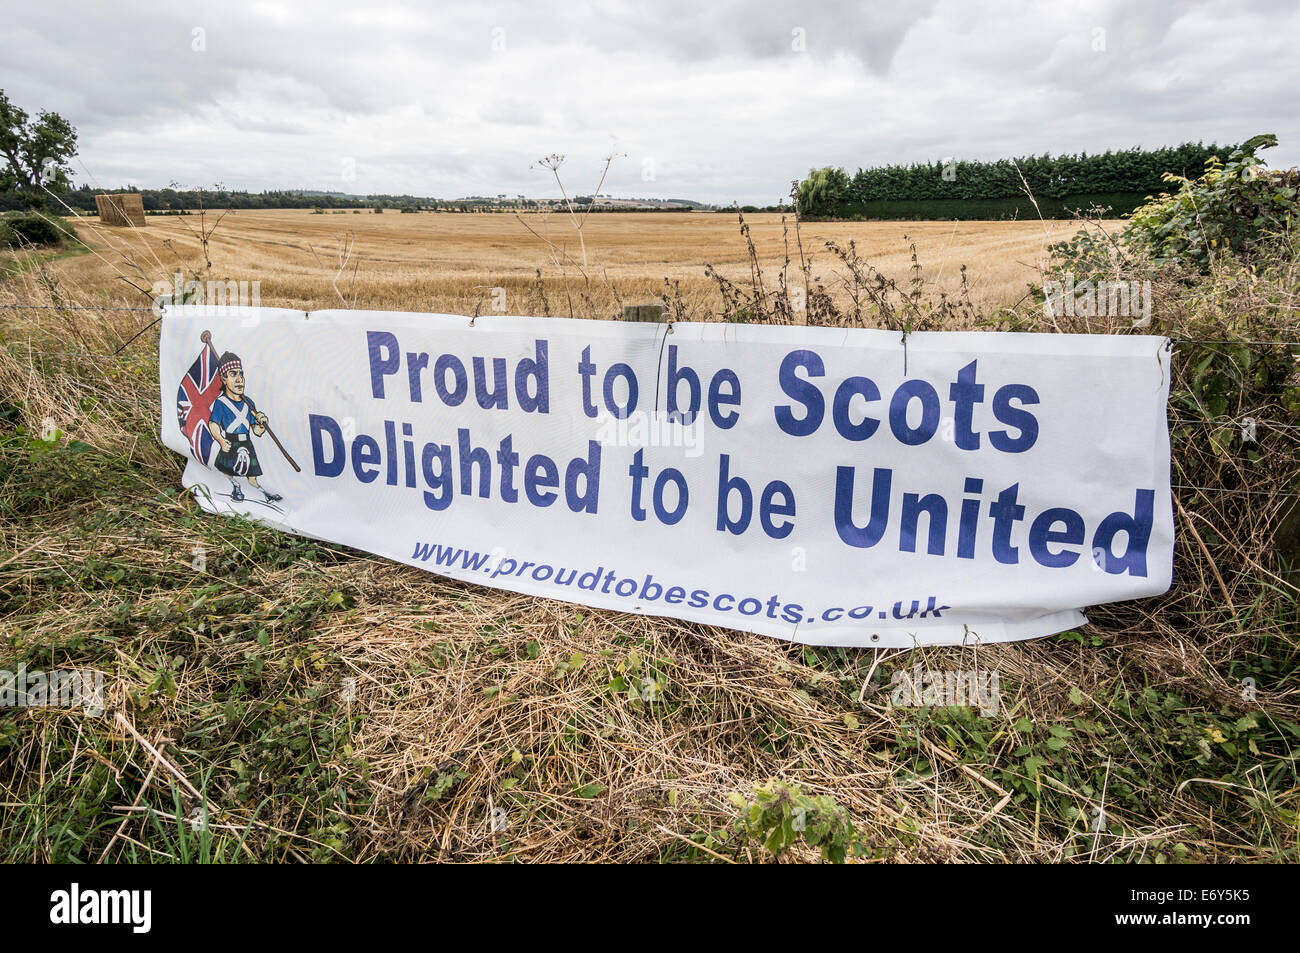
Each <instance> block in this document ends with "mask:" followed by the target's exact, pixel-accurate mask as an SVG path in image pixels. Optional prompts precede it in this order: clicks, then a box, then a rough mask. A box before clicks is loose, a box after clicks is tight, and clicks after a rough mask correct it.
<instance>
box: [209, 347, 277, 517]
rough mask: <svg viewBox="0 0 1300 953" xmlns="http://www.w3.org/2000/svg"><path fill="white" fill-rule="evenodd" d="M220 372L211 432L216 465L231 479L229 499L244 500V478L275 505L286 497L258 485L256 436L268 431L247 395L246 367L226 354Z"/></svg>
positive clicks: (259, 467)
mask: <svg viewBox="0 0 1300 953" xmlns="http://www.w3.org/2000/svg"><path fill="white" fill-rule="evenodd" d="M217 373H218V374H220V375H221V394H220V396H218V397H217V399H216V400H215V401H214V402H213V404H212V415H211V417H209V419H208V433H210V434H212V439H213V440H215V441H216V442H217V446H218V447H220V448H221V449H220V450H219V451H218V452H217V459H216V461H215V464H214V465H215V466H216V468H217V469H218V470H219V471H221V472H222V473H224V474H226V476H228V477H230V485H231V487H232V489H231V491H230V498H231V499H232V500H234V501H235V502H240V501H242V500H243V499H244V493H243V491H242V490H240V488H239V480H238V478H239V477H244V478H245V479H247V480H248V483H249V485H250V486H252V487H253V488H254V489H256V490H261V491H262V495H263V496H264V497H266V502H268V503H275V502H277V501H279V500H281V499H283V497H282V496H280V494H278V493H272V492H271V491H270V490H268V489H266V488H265V487H263V486H260V485H259V484H258V482H257V478H258V477H259V476H261V475H262V466H261V464H260V463H258V462H257V450H256V449H254V447H253V437H254V436H258V437H260V436H262V435H263V434H264V433H266V431H267V417H266V414H264V413H262V412H261V411H260V410H258V409H257V406H256V405H255V404H254V403H253V399H252V398H251V397H249V396H248V395H247V394H245V393H244V368H243V365H242V364H241V363H240V360H239V356H238V355H237V354H234V353H232V352H230V351H227V352H226V353H225V354H223V355H221V358H220V359H219V360H218V361H217ZM278 442H279V441H277V443H278Z"/></svg>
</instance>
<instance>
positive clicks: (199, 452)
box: [176, 344, 221, 466]
mask: <svg viewBox="0 0 1300 953" xmlns="http://www.w3.org/2000/svg"><path fill="white" fill-rule="evenodd" d="M220 395H221V376H220V375H219V374H218V373H217V352H216V351H214V350H213V349H212V345H211V344H205V345H204V346H203V351H202V352H201V353H200V354H199V356H198V357H197V358H195V359H194V363H193V364H192V365H191V366H190V369H189V371H188V372H187V373H186V375H185V376H184V377H182V378H181V386H180V389H179V390H177V392H176V417H177V420H178V422H179V423H180V425H181V433H183V434H184V435H185V439H186V440H188V441H189V444H190V451H191V452H192V453H193V454H194V458H195V459H196V460H198V461H199V463H202V464H203V465H204V466H211V465H212V449H213V447H214V446H216V441H215V440H213V439H212V434H210V433H208V420H209V418H210V417H211V416H212V404H213V403H214V402H215V401H216V399H217V397H219V396H220Z"/></svg>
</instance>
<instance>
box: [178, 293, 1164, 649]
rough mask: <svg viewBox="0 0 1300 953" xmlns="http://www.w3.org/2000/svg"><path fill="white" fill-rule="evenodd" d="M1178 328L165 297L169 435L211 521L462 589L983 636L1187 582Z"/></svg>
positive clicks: (717, 619) (762, 623)
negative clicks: (1013, 326) (412, 569)
mask: <svg viewBox="0 0 1300 953" xmlns="http://www.w3.org/2000/svg"><path fill="white" fill-rule="evenodd" d="M1168 343H1169V342H1168V341H1167V339H1165V338H1161V337H1149V336H1108V335H1066V334H1010V333H914V334H910V335H908V336H907V337H906V339H905V340H904V337H903V335H901V334H899V333H897V332H889V331H874V330H860V329H845V328H808V327H772V326H766V325H736V324H685V323H678V324H675V325H671V326H669V325H667V324H641V323H625V322H617V321H585V320H575V319H564V318H536V317H502V316H486V315H484V316H480V317H478V318H475V319H471V318H469V317H464V316H457V315H440V314H407V313H396V312H385V311H313V312H310V313H307V312H303V311H287V310H278V309H269V308H226V307H169V308H168V309H167V313H166V316H165V317H164V318H163V321H162V338H161V344H160V348H161V354H160V363H159V367H160V375H161V380H160V385H161V390H162V401H163V407H164V413H163V421H162V439H163V442H164V443H165V444H166V445H167V446H169V447H171V448H172V449H174V450H176V451H177V452H178V453H182V454H184V455H185V456H186V457H187V458H188V463H187V465H186V467H185V473H184V477H183V481H184V485H185V486H186V487H189V488H192V489H193V490H194V492H195V494H196V496H197V498H198V500H199V502H200V504H201V506H202V507H203V508H204V509H206V510H208V511H210V512H214V513H223V514H238V515H240V516H244V517H250V518H253V519H256V520H259V521H261V522H263V523H266V524H269V525H271V526H274V527H277V528H279V529H282V530H285V531H288V532H294V533H301V534H304V535H309V536H313V537H318V538H320V539H324V540H329V541H332V542H336V543H342V544H346V545H349V546H353V547H356V548H357V549H361V550H365V551H366V552H370V553H375V554H377V555H380V556H384V557H387V558H389V559H394V560H397V561H399V562H403V563H407V564H409V565H412V566H418V567H420V568H422V569H427V570H430V571H432V572H436V573H439V574H441V575H444V576H450V577H452V578H455V579H460V580H464V581H466V582H472V583H476V584H479V585H487V586H494V587H498V588H501V589H507V590H510V591H512V592H520V593H527V594H529V595H534V596H543V597H546V598H550V599H562V600H566V601H568V602H573V603H580V604H584V605H590V606H599V607H603V608H609V609H617V610H620V611H624V612H636V613H643V614H647V615H657V616H668V617H672V618H676V619H684V620H690V621H695V622H703V623H709V624H713V625H720V626H728V627H731V628H734V629H740V630H744V631H748V632H757V633H761V634H764V635H769V636H776V637H778V638H783V639H790V640H792V641H796V642H803V643H808V644H814V645H847V646H866V647H886V646H896V647H908V646H918V645H946V644H968V645H969V644H974V643H977V642H998V641H1006V640H1011V639H1025V638H1034V637H1037V636H1043V635H1049V634H1052V633H1055V632H1061V631H1064V630H1067V629H1070V628H1073V627H1075V626H1078V625H1081V624H1083V623H1084V622H1086V621H1087V620H1086V619H1085V617H1084V615H1083V613H1082V611H1081V610H1082V609H1083V608H1084V607H1086V606H1089V605H1094V604H1097V603H1103V602H1114V601H1118V600H1123V599H1136V598H1140V597H1143V596H1152V595H1157V594H1159V593H1162V592H1165V591H1166V590H1167V589H1168V588H1169V585H1170V581H1171V576H1172V563H1173V537H1174V530H1173V513H1172V503H1171V498H1170V484H1169V472H1170V471H1169V433H1168V426H1167V422H1166V413H1165V405H1166V401H1167V398H1168V391H1169V347H1168ZM173 401H175V413H173V412H172V411H171V410H170V408H171V406H172V402H173Z"/></svg>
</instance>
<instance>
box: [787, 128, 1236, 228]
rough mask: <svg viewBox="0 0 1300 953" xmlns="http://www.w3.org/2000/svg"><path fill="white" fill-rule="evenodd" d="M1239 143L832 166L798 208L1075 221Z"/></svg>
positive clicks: (832, 213)
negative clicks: (1080, 212) (1082, 212)
mask: <svg viewBox="0 0 1300 953" xmlns="http://www.w3.org/2000/svg"><path fill="white" fill-rule="evenodd" d="M1234 148H1236V147H1235V146H1231V145H1229V146H1218V145H1214V144H1211V145H1208V146H1206V145H1203V144H1201V143H1199V142H1197V143H1191V142H1187V143H1183V144H1182V145H1178V146H1168V147H1163V148H1159V149H1142V148H1140V147H1134V148H1132V149H1121V150H1118V151H1106V152H1101V153H1096V154H1093V155H1089V154H1088V153H1086V152H1084V153H1078V154H1068V155H1059V156H1051V155H1046V154H1045V155H1041V156H1023V157H1020V158H1016V159H998V160H996V161H993V162H981V161H972V160H956V159H944V160H940V161H937V162H914V163H912V164H910V165H886V166H878V167H875V168H870V169H858V171H857V172H856V173H855V174H854V175H852V176H850V175H849V174H848V173H847V172H845V171H844V170H843V169H839V168H834V167H830V166H828V167H826V168H823V169H812V170H810V171H809V173H808V177H807V178H806V179H804V180H803V181H802V182H801V183H800V184H799V211H800V213H801V214H802V215H804V216H805V217H807V218H848V219H852V218H1026V217H1037V216H1038V215H1040V214H1041V215H1042V216H1043V217H1045V218H1068V217H1070V216H1071V215H1072V214H1073V212H1074V210H1075V209H1077V208H1083V209H1087V208H1090V207H1091V206H1093V205H1101V206H1103V207H1107V206H1108V207H1110V208H1111V210H1112V213H1113V214H1116V215H1127V214H1128V213H1129V212H1131V211H1133V209H1135V208H1137V207H1138V206H1140V205H1142V204H1143V203H1144V202H1145V201H1146V198H1147V196H1150V195H1156V194H1159V193H1160V192H1162V191H1164V190H1165V189H1166V185H1165V183H1164V181H1163V179H1162V176H1163V175H1164V174H1165V173H1166V172H1171V173H1174V174H1176V175H1182V176H1189V177H1195V176H1198V175H1200V174H1201V173H1202V172H1203V171H1204V170H1205V163H1206V162H1207V161H1208V160H1209V159H1211V158H1218V159H1219V160H1220V161H1227V159H1228V157H1229V156H1230V155H1231V153H1232V151H1233V149H1234ZM1030 194H1032V195H1033V200H1031V199H1030V197H1029V196H1030ZM1034 200H1036V201H1037V208H1036V207H1035V205H1034Z"/></svg>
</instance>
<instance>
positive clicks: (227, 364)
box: [217, 351, 244, 377]
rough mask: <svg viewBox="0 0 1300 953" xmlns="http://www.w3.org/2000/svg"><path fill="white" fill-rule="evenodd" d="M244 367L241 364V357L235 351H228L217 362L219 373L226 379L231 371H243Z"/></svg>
mask: <svg viewBox="0 0 1300 953" xmlns="http://www.w3.org/2000/svg"><path fill="white" fill-rule="evenodd" d="M243 369H244V365H243V364H241V363H240V362H239V355H238V354H236V353H235V352H234V351H227V352H226V353H225V354H222V355H221V357H220V358H219V359H218V360H217V373H218V374H220V375H221V376H222V377H225V376H226V375H227V374H229V373H230V372H231V371H242V370H243Z"/></svg>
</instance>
